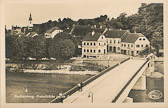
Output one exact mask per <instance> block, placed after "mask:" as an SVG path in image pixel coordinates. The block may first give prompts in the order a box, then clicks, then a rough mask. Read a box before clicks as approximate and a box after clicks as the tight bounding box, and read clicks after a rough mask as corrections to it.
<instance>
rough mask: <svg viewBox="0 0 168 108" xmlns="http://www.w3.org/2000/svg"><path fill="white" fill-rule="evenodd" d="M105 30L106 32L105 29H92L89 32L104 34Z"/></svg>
mask: <svg viewBox="0 0 168 108" xmlns="http://www.w3.org/2000/svg"><path fill="white" fill-rule="evenodd" d="M104 30H105V29H104V28H92V29H90V30H89V32H92V31H94V32H96V33H103V32H104Z"/></svg>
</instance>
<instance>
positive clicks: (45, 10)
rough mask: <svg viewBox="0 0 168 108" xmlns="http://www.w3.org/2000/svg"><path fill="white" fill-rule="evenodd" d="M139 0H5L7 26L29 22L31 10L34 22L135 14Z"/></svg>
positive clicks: (139, 3) (25, 24)
mask: <svg viewBox="0 0 168 108" xmlns="http://www.w3.org/2000/svg"><path fill="white" fill-rule="evenodd" d="M141 3H143V2H142V1H139V0H45V1H44V0H33V1H32V0H22V1H21V0H8V1H7V2H6V4H5V24H6V26H7V28H11V26H12V25H14V26H16V25H17V26H27V25H28V18H29V15H30V13H31V14H32V19H33V23H34V24H40V23H43V22H47V21H48V20H53V21H54V20H58V18H61V19H63V18H67V17H68V18H71V19H72V20H75V21H76V20H78V19H80V18H81V19H85V18H95V17H99V16H100V15H105V14H106V15H108V17H109V18H110V19H111V18H112V17H114V18H116V17H118V16H119V15H120V14H121V13H123V12H126V13H127V15H131V14H135V13H137V12H138V8H139V7H140V6H141Z"/></svg>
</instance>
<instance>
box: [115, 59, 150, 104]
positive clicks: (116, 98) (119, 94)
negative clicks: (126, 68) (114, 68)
mask: <svg viewBox="0 0 168 108" xmlns="http://www.w3.org/2000/svg"><path fill="white" fill-rule="evenodd" d="M149 60H150V59H149V58H146V61H145V63H144V64H143V65H142V66H141V67H140V68H139V69H138V70H137V72H136V73H135V74H134V75H133V76H132V77H131V79H130V80H129V81H128V82H127V84H126V85H125V86H124V87H123V88H122V89H121V91H120V92H119V93H118V94H117V96H116V97H115V98H114V99H113V100H112V103H115V102H116V101H117V100H118V99H119V97H120V96H121V94H122V93H123V92H124V90H125V89H126V88H127V87H128V85H129V84H130V83H131V82H132V80H133V79H134V78H135V77H136V75H137V74H138V73H139V72H140V71H141V69H142V68H143V67H144V66H145V64H146V63H148V61H149Z"/></svg>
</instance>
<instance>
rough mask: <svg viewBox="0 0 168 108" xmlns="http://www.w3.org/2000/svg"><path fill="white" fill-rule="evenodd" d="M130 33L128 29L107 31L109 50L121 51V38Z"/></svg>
mask: <svg viewBox="0 0 168 108" xmlns="http://www.w3.org/2000/svg"><path fill="white" fill-rule="evenodd" d="M128 33H130V32H129V31H128V30H108V31H107V32H105V33H104V35H105V37H106V39H107V50H108V52H114V53H121V40H122V39H123V38H124V36H126V34H128Z"/></svg>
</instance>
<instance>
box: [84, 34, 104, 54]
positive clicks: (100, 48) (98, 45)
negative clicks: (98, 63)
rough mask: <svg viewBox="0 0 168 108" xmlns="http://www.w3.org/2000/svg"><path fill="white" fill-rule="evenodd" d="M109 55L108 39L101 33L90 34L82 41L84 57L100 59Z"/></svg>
mask: <svg viewBox="0 0 168 108" xmlns="http://www.w3.org/2000/svg"><path fill="white" fill-rule="evenodd" d="M104 54H107V43H106V38H105V36H104V35H103V34H101V33H95V32H92V33H88V34H87V35H86V36H85V37H84V39H83V40H82V57H100V56H102V55H104Z"/></svg>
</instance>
